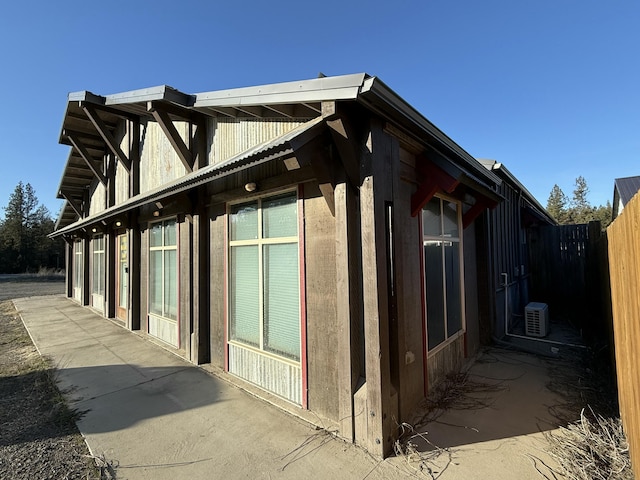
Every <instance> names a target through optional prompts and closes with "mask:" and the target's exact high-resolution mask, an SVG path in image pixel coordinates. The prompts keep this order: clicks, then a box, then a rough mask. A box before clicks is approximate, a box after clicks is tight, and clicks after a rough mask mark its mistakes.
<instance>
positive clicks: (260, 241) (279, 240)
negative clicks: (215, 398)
mask: <svg viewBox="0 0 640 480" xmlns="http://www.w3.org/2000/svg"><path fill="white" fill-rule="evenodd" d="M290 193H294V194H295V195H296V228H297V229H298V235H297V236H294V237H293V236H292V237H276V238H263V236H262V227H263V225H262V202H263V201H264V200H268V199H270V198H273V197H279V196H281V195H287V194H290ZM299 200H300V198H299V197H298V190H297V189H296V188H290V189H286V190H281V191H276V192H269V193H265V194H262V195H253V196H251V197H246V198H243V199H241V200H237V201H233V202H229V203H227V219H226V220H227V221H226V225H227V258H228V259H230V258H231V249H232V248H233V247H240V246H248V245H255V246H257V247H258V286H259V288H258V314H259V321H260V332H259V339H260V345H259V346H258V347H256V346H254V345H249V344H247V343H243V342H241V341H238V340H233V339H232V338H231V311H230V310H229V309H227V315H226V316H227V318H226V322H227V328H226V330H227V343H229V344H233V345H237V346H239V347H242V348H245V349H248V350H252V351H254V352H256V353H258V354H260V355H265V356H268V357H271V358H274V359H276V360H278V361H281V362H285V363H289V364H291V365H293V366H296V367H301V365H302V361H303V358H302V351H303V348H302V324H301V323H302V305H301V302H300V301H298V319H299V321H300V324H299V325H298V328H299V329H300V343H299V345H298V359H297V360H295V359H293V358H290V357H286V356H283V355H278V354H277V353H274V352H270V351H268V350H265V347H264V262H263V246H264V245H278V244H291V243H295V244H296V245H297V247H298V248H297V251H298V253H299V252H300V231H299V224H298V219H297V216H298V215H299V203H298V202H299ZM251 202H257V203H258V210H257V213H258V219H257V222H258V238H256V239H250V240H231V226H230V219H231V211H232V209H233V207H234V206H236V205H242V204H245V203H251ZM226 263H227V265H226V272H225V282H226V290H227V299H226V301H227V305H229V304H230V298H231V285H230V281H229V280H230V278H231V265H230V262H229V261H227V262H226ZM300 268H301V266H300V260H299V259H298V270H299V269H300ZM296 282H297V285H298V291H299V290H300V276H299V275H298V276H297V278H296Z"/></svg>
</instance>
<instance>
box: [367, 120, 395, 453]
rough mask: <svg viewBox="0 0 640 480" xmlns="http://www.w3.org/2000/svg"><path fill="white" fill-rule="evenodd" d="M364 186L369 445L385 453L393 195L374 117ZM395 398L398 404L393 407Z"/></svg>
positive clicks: (388, 147) (387, 150)
mask: <svg viewBox="0 0 640 480" xmlns="http://www.w3.org/2000/svg"><path fill="white" fill-rule="evenodd" d="M371 127H372V128H371V132H370V135H369V139H368V141H367V147H368V149H369V152H370V154H369V155H364V158H363V162H362V166H363V170H362V173H363V177H364V180H363V183H362V185H361V187H360V216H361V229H362V275H363V282H362V289H363V292H362V294H363V306H364V322H365V323H364V334H365V364H366V368H365V370H366V398H367V404H366V406H367V408H366V412H365V413H366V415H367V435H366V442H367V444H366V445H365V447H366V448H367V449H368V450H369V452H371V453H372V454H373V455H376V456H378V457H384V456H385V455H386V454H388V453H389V452H390V451H391V449H392V445H393V434H394V428H395V425H394V419H397V396H394V398H392V388H391V375H390V361H391V357H390V355H391V352H390V348H389V300H388V298H389V293H390V292H389V288H388V287H389V286H388V274H387V269H388V258H387V228H386V224H385V201H387V200H391V199H390V198H389V197H391V178H390V175H389V170H390V165H391V162H392V158H391V157H392V141H391V138H390V137H389V135H387V134H385V133H384V131H383V129H382V126H381V125H380V124H379V122H377V121H375V120H373V121H372V125H371ZM394 400H395V407H394Z"/></svg>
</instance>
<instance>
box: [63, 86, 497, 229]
mask: <svg viewBox="0 0 640 480" xmlns="http://www.w3.org/2000/svg"><path fill="white" fill-rule="evenodd" d="M341 101H353V102H357V103H359V104H361V105H363V106H364V107H365V108H367V109H369V110H370V111H372V112H374V113H376V114H378V115H380V116H382V117H383V118H384V119H385V120H387V121H388V122H389V123H390V124H392V125H394V126H395V127H396V128H398V129H400V130H402V131H403V132H404V134H405V135H407V136H409V137H411V138H412V139H413V141H414V142H416V143H417V144H419V145H420V149H421V150H429V149H432V150H433V149H435V150H437V151H438V152H439V155H438V159H437V160H436V161H437V162H438V163H439V167H440V168H442V169H444V170H445V171H447V172H448V173H449V174H450V175H453V176H454V177H455V178H456V180H458V181H459V182H460V183H462V184H466V185H468V186H469V187H470V188H472V189H476V190H479V191H481V192H482V193H483V195H485V196H487V197H492V196H493V197H495V196H496V194H495V192H494V191H493V190H494V188H495V186H496V185H499V184H500V182H501V180H500V178H499V177H498V176H496V175H495V174H494V173H493V172H491V171H489V170H487V169H485V168H483V167H482V166H481V165H480V164H479V163H478V162H477V161H476V160H475V159H474V158H473V157H472V156H471V155H469V154H468V153H467V152H466V151H465V150H464V149H462V148H461V147H460V146H459V145H457V144H456V143H455V142H454V141H453V140H452V139H450V138H449V137H448V136H447V135H445V134H444V133H443V132H442V131H441V130H440V129H438V128H437V127H436V126H435V125H433V124H432V123H431V122H430V121H429V120H427V119H426V118H425V117H424V116H423V115H422V114H420V113H419V112H418V111H417V110H416V109H415V108H413V107H412V106H410V105H409V104H408V103H407V102H406V101H404V100H403V99H402V98H400V97H399V96H398V95H397V94H396V93H395V92H394V91H393V90H391V89H390V88H389V87H387V86H386V85H385V84H384V83H383V82H382V81H380V80H379V79H378V78H376V77H371V76H369V75H367V74H366V73H358V74H352V75H342V76H335V77H322V78H315V79H310V80H302V81H296V82H286V83H277V84H271V85H262V86H256V87H245V88H236V89H229V90H220V91H214V92H203V93H197V94H194V95H191V94H186V93H184V92H180V91H178V90H176V89H175V88H172V87H169V86H166V85H163V86H158V87H151V88H145V89H140V90H133V91H130V92H124V93H119V94H114V95H107V96H100V95H96V94H93V93H91V92H88V91H81V92H75V93H71V94H70V95H69V100H68V103H67V108H66V111H65V116H64V120H63V124H62V129H61V132H60V143H62V144H66V145H70V146H71V151H70V153H69V157H68V158H67V163H66V165H65V168H64V173H63V175H62V179H61V181H60V185H59V188H58V198H64V199H66V200H67V202H66V203H65V206H64V207H63V210H62V212H63V213H62V215H61V217H60V218H59V219H58V225H60V226H62V228H66V226H69V225H70V222H72V221H73V220H71V218H72V217H73V216H74V214H75V215H76V216H78V217H80V216H82V215H80V206H81V205H82V204H83V202H85V201H86V197H87V194H88V191H89V189H90V188H91V187H92V185H93V184H94V183H95V182H96V180H97V181H101V182H103V183H106V181H107V177H108V176H107V175H105V174H104V173H103V172H106V170H107V164H106V162H107V161H108V159H109V158H111V159H115V158H117V159H118V161H122V162H124V165H125V167H128V166H129V165H130V162H129V159H128V158H127V155H126V153H125V152H123V151H122V150H120V147H119V145H118V144H117V142H116V141H115V137H116V135H115V132H116V129H118V128H119V125H121V120H122V119H130V120H134V121H138V122H140V121H141V120H142V119H143V118H155V115H154V113H155V111H156V110H157V109H158V108H160V109H162V110H164V111H165V113H166V115H167V117H166V118H168V119H169V120H185V119H188V120H192V119H193V116H195V115H200V116H202V115H207V116H213V117H222V118H248V117H250V118H289V119H295V120H297V121H307V120H309V119H311V118H318V117H320V116H321V115H322V104H323V102H341ZM276 140H277V139H276ZM111 161H112V160H111ZM211 168H217V167H211ZM211 168H209V169H208V168H207V167H205V168H204V169H202V170H206V171H211ZM198 175H200V173H197V174H193V175H191V174H190V175H187V177H185V178H197V177H198Z"/></svg>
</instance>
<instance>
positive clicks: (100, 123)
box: [81, 102, 131, 171]
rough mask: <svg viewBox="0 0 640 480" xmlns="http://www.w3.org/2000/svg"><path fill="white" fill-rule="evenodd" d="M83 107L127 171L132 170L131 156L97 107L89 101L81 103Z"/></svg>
mask: <svg viewBox="0 0 640 480" xmlns="http://www.w3.org/2000/svg"><path fill="white" fill-rule="evenodd" d="M81 107H82V110H84V113H85V114H86V115H87V117H88V118H89V120H91V123H93V126H94V127H95V128H96V130H97V131H98V133H99V134H100V136H101V137H102V139H103V140H104V142H105V143H106V144H107V146H108V147H109V150H111V152H112V153H113V154H114V155H115V156H116V157H118V158H119V159H120V161H121V162H122V164H123V165H124V168H126V169H127V171H130V170H131V162H130V161H129V157H128V156H127V155H126V154H125V153H124V152H123V151H122V149H121V148H120V145H119V144H118V142H116V140H115V138H113V135H111V132H110V131H109V129H108V128H107V125H106V124H105V123H104V120H102V118H100V115H98V112H97V110H96V107H95V106H94V105H92V104H90V103H87V102H83V103H81Z"/></svg>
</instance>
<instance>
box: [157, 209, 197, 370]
mask: <svg viewBox="0 0 640 480" xmlns="http://www.w3.org/2000/svg"><path fill="white" fill-rule="evenodd" d="M184 221H185V220H184V219H183V222H184ZM163 235H164V231H163ZM163 243H164V241H163ZM176 268H177V269H178V270H177V272H178V274H177V277H178V285H177V287H178V291H177V292H176V295H178V297H177V299H178V305H176V307H177V308H176V323H177V325H176V326H177V327H178V347H177V348H178V349H179V348H180V345H181V342H180V337H181V333H182V329H181V328H180V323H181V319H182V315H180V303H182V302H180V298H181V297H180V292H181V290H182V289H181V288H180V287H181V286H182V282H181V281H180V271H181V270H180V223H179V222H178V217H176ZM163 287H164V285H163ZM188 360H189V361H191V359H188Z"/></svg>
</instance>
